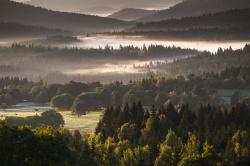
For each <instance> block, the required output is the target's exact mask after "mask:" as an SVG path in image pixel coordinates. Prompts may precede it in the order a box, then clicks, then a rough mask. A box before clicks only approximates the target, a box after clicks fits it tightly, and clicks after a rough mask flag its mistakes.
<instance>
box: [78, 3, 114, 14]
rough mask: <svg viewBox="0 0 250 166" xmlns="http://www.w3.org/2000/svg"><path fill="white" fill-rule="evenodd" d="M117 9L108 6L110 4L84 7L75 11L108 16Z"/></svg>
mask: <svg viewBox="0 0 250 166" xmlns="http://www.w3.org/2000/svg"><path fill="white" fill-rule="evenodd" d="M116 10H117V9H115V8H112V7H108V6H95V7H90V8H84V9H81V10H78V11H75V12H76V13H82V14H88V15H97V16H102V17H106V16H108V15H110V13H113V12H115V11H116Z"/></svg>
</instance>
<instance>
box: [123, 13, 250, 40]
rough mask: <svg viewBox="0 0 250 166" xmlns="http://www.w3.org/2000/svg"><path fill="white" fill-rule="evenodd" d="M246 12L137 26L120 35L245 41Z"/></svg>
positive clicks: (249, 27)
mask: <svg viewBox="0 0 250 166" xmlns="http://www.w3.org/2000/svg"><path fill="white" fill-rule="evenodd" d="M249 18H250V8H249V9H237V10H230V11H226V12H220V13H215V14H207V15H203V16H197V17H187V18H181V19H170V20H165V21H159V22H150V23H138V24H137V25H136V26H135V27H133V28H131V29H128V30H126V31H123V33H122V34H125V35H144V36H150V37H157V38H159V37H160V38H168V39H198V40H249V39H250V22H249V21H248V20H249Z"/></svg>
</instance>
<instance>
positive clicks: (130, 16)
mask: <svg viewBox="0 0 250 166" xmlns="http://www.w3.org/2000/svg"><path fill="white" fill-rule="evenodd" d="M154 13H156V10H144V9H135V8H126V9H122V10H119V11H117V12H115V13H113V14H111V15H109V16H108V17H109V18H114V19H118V20H124V21H133V20H137V19H139V18H142V17H146V16H148V15H151V14H154Z"/></svg>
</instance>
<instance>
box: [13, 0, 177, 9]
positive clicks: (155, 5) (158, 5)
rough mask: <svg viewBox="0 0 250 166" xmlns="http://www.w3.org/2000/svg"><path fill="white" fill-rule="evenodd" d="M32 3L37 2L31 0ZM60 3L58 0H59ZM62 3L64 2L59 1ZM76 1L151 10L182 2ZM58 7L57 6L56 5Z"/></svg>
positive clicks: (172, 0) (135, 0) (143, 0)
mask: <svg viewBox="0 0 250 166" xmlns="http://www.w3.org/2000/svg"><path fill="white" fill-rule="evenodd" d="M14 1H18V2H25V1H29V0H14ZM33 1H37V0H33ZM39 1H47V2H49V1H51V2H52V3H53V1H55V0H39ZM59 1H60V0H59ZM61 1H64V2H65V0H61ZM74 1H75V0H72V1H71V0H69V1H68V2H72V3H74ZM76 1H78V2H79V1H81V2H83V4H84V3H86V5H87V4H90V3H92V4H96V5H99V6H101V5H105V6H109V7H113V6H120V7H123V6H124V7H136V8H138V7H140V5H141V6H142V8H145V7H148V8H150V7H152V8H167V7H168V6H169V5H171V4H175V3H177V2H180V1H182V0H76ZM108 2H110V3H108ZM58 6H59V5H58Z"/></svg>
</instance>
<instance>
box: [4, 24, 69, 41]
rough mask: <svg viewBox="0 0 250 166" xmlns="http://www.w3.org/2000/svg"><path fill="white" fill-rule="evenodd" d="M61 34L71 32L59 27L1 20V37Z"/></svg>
mask: <svg viewBox="0 0 250 166" xmlns="http://www.w3.org/2000/svg"><path fill="white" fill-rule="evenodd" d="M59 34H64V35H65V34H69V32H65V31H61V30H58V29H48V28H43V27H35V26H27V25H22V24H17V23H5V22H0V37H1V38H12V37H14V38H18V37H40V36H50V35H59Z"/></svg>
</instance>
